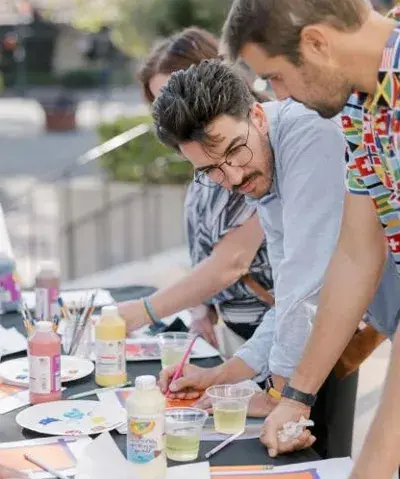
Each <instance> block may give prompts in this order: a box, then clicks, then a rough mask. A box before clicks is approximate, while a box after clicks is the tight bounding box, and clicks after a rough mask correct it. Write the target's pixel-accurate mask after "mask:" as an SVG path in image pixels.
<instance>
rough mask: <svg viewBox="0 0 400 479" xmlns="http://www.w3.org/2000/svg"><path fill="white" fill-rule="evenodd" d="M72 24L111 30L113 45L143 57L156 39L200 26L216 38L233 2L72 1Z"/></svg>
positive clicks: (230, 0) (228, 0) (156, 0)
mask: <svg viewBox="0 0 400 479" xmlns="http://www.w3.org/2000/svg"><path fill="white" fill-rule="evenodd" d="M73 2H75V6H76V14H75V16H74V24H75V25H76V26H77V27H78V28H83V29H86V30H91V31H96V30H99V29H100V28H101V27H102V26H104V25H108V26H109V27H110V28H111V37H112V39H113V41H114V42H115V43H116V45H117V46H118V47H119V48H121V49H122V50H123V51H124V52H125V53H127V54H129V55H131V56H139V57H140V56H143V55H146V54H147V52H148V50H149V48H150V47H151V45H152V43H153V42H154V40H155V39H157V38H159V37H165V36H168V35H171V34H172V33H175V32H177V31H179V30H181V29H182V28H185V27H189V26H193V25H196V26H199V27H202V28H205V29H207V30H210V31H211V32H212V33H214V34H216V35H219V33H220V30H221V27H222V24H223V22H224V20H225V18H226V15H227V13H228V11H229V8H230V6H231V4H232V0H73Z"/></svg>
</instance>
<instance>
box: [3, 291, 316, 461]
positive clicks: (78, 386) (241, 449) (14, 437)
mask: <svg viewBox="0 0 400 479" xmlns="http://www.w3.org/2000/svg"><path fill="white" fill-rule="evenodd" d="M110 291H111V294H112V296H113V297H114V299H116V300H117V301H124V300H126V299H133V298H139V297H142V296H145V295H147V294H150V293H151V292H152V291H154V290H153V289H152V288H148V287H137V286H136V287H131V288H118V289H114V290H113V289H111V290H110ZM2 325H3V326H4V327H6V328H9V327H12V326H15V327H16V328H17V329H18V330H19V331H21V332H23V327H22V323H21V320H20V319H19V317H18V315H17V314H7V315H5V316H3V317H2ZM21 356H24V354H19V355H18V354H17V355H13V356H7V357H6V358H3V361H7V360H8V359H13V358H15V357H21ZM193 362H195V363H196V364H197V365H199V366H203V367H212V366H215V365H216V364H218V363H219V362H220V360H219V359H218V358H209V359H203V360H196V361H193ZM127 370H128V377H129V379H131V380H133V379H134V378H135V377H136V376H139V375H142V374H153V375H158V373H159V371H160V362H159V361H143V362H129V363H127ZM96 387H97V386H96V384H95V382H94V375H93V374H92V375H91V376H89V377H87V378H84V379H81V380H78V381H75V382H73V383H69V384H68V389H67V390H66V391H64V394H65V393H67V394H68V395H71V394H75V393H79V392H83V391H87V390H91V389H94V388H96ZM85 399H93V400H95V399H97V396H95V395H94V396H88V397H87V398H85ZM19 411H20V409H18V410H14V411H12V412H10V413H8V414H4V415H0V443H3V442H9V441H19V440H24V439H36V438H38V437H43V436H42V435H41V434H38V433H35V432H33V431H29V430H27V429H23V428H21V427H20V426H19V425H18V424H17V423H16V421H15V416H16V415H17V413H18V412H19ZM112 436H113V438H114V440H115V442H116V443H117V445H118V447H119V448H120V450H121V451H122V452H123V453H124V454H125V441H126V436H124V435H120V434H118V433H117V432H116V431H113V432H112ZM217 444H218V443H215V442H211V441H203V442H202V443H201V446H200V454H199V458H198V460H199V461H203V460H204V454H205V452H207V451H209V450H210V449H212V448H213V447H215V446H216V445H217ZM318 459H320V458H319V456H318V455H317V454H316V453H315V451H313V450H312V449H308V450H306V451H300V452H296V453H291V454H288V455H284V456H279V457H278V458H273V459H272V458H270V457H269V456H268V453H267V450H266V449H265V447H264V446H263V445H262V444H261V443H260V441H259V440H258V439H252V440H242V441H236V442H234V443H232V444H230V445H229V446H227V447H226V448H225V449H223V450H222V451H220V452H219V453H218V454H216V455H215V456H213V457H211V459H210V463H211V465H215V466H221V465H248V464H273V465H276V466H283V465H288V464H293V463H298V462H306V461H313V460H318ZM169 464H170V465H177V463H173V462H172V461H170V463H169Z"/></svg>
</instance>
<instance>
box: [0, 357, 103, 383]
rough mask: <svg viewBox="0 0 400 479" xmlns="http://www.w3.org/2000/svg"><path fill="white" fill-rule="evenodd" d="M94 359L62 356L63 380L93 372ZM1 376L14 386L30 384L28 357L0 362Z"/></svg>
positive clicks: (64, 381)
mask: <svg viewBox="0 0 400 479" xmlns="http://www.w3.org/2000/svg"><path fill="white" fill-rule="evenodd" d="M93 369H94V364H93V363H92V361H89V360H88V359H83V358H77V357H74V356H61V382H63V383H66V382H69V381H76V380H77V379H82V378H84V377H86V376H89V374H91V373H92V372H93ZM0 378H2V379H3V381H4V382H5V383H7V384H12V385H14V386H22V387H28V386H29V365H28V358H20V359H12V360H11V361H6V362H4V363H1V364H0Z"/></svg>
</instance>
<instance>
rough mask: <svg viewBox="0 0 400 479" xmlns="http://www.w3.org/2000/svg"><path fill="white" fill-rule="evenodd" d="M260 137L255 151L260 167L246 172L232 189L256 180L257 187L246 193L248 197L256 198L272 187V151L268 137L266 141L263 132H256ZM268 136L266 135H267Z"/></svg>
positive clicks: (273, 159) (273, 160)
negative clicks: (258, 146) (238, 183)
mask: <svg viewBox="0 0 400 479" xmlns="http://www.w3.org/2000/svg"><path fill="white" fill-rule="evenodd" d="M258 135H259V138H260V150H259V151H258V152H257V157H259V158H260V161H259V162H258V163H259V165H260V167H259V168H258V169H255V170H253V171H252V172H251V173H249V174H247V175H246V176H245V178H243V181H242V182H241V184H240V185H235V186H234V187H233V188H232V190H233V191H238V190H240V189H241V188H242V187H243V186H245V185H246V183H248V182H249V181H251V180H256V181H257V187H256V189H255V190H254V191H252V192H251V193H249V194H248V196H249V197H252V198H255V199H258V198H261V197H263V196H264V195H265V194H267V193H269V191H270V190H271V187H272V182H273V177H274V172H275V157H274V153H273V151H272V147H271V142H270V140H269V137H268V139H267V141H266V139H265V134H262V133H260V132H258ZM267 136H268V135H267Z"/></svg>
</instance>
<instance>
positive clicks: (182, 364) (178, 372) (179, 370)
mask: <svg viewBox="0 0 400 479" xmlns="http://www.w3.org/2000/svg"><path fill="white" fill-rule="evenodd" d="M198 337H200V335H199V334H196V336H195V337H194V338H193V339H192V340H191V342H190V344H189V346H188V348H187V350H186V351H185V354H184V355H183V358H182V361H181V362H180V363H179V366H178V367H177V368H176V371H175V373H174V375H173V376H172V379H171V382H170V384H171V383H173V382H174V381H176V380H177V379H179V378H180V377H181V376H182V372H183V368H184V367H185V363H186V361H187V358H188V357H189V354H190V353H191V351H192V349H193V346H194V343H195V342H196V340H197V338H198ZM169 394H170V391H169V386H168V391H167V394H166V396H167V397H169Z"/></svg>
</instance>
